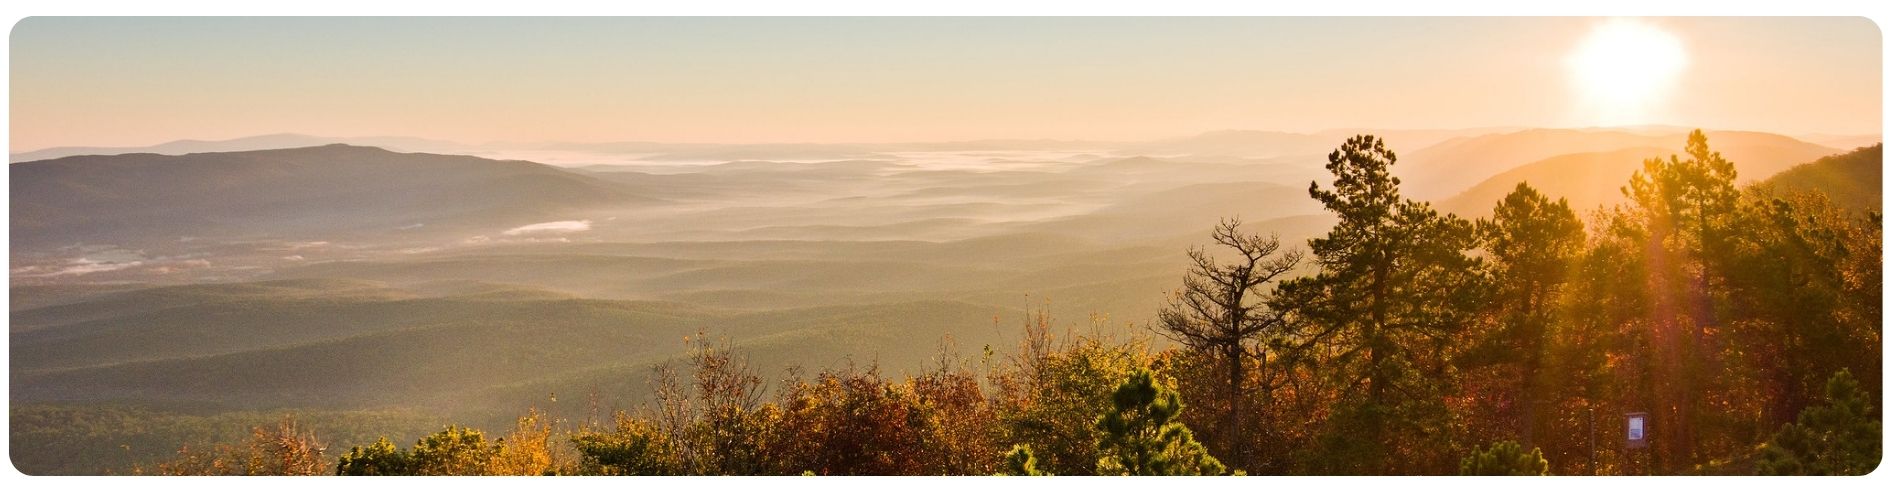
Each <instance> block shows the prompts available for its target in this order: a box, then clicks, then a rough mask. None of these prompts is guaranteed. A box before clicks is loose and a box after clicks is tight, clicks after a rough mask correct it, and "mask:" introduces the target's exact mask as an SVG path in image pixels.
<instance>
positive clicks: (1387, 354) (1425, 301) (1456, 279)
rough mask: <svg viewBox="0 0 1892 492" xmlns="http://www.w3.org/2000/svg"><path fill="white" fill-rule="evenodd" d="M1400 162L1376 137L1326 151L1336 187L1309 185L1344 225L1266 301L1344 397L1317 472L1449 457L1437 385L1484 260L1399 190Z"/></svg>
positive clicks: (1465, 321) (1302, 358) (1454, 222)
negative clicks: (1305, 268) (1283, 315)
mask: <svg viewBox="0 0 1892 492" xmlns="http://www.w3.org/2000/svg"><path fill="white" fill-rule="evenodd" d="M1396 161H1397V158H1396V156H1395V155H1394V154H1393V152H1392V151H1390V150H1387V148H1386V146H1385V143H1384V142H1382V141H1381V140H1379V139H1377V138H1374V137H1372V136H1359V137H1354V138H1352V139H1348V140H1347V142H1346V143H1345V144H1344V145H1342V146H1341V148H1340V149H1338V150H1335V151H1334V152H1333V153H1331V154H1329V155H1328V156H1327V170H1328V171H1330V172H1332V173H1333V174H1334V181H1333V189H1332V190H1324V189H1321V187H1320V185H1319V184H1318V183H1314V184H1310V185H1309V186H1308V194H1309V195H1311V196H1312V197H1314V199H1316V200H1319V201H1320V202H1321V203H1322V204H1323V205H1324V206H1325V207H1326V208H1327V210H1329V211H1332V212H1333V213H1334V214H1335V215H1338V216H1339V219H1340V220H1339V223H1338V224H1335V225H1334V228H1333V229H1332V230H1330V231H1329V232H1328V233H1327V235H1326V236H1325V237H1320V238H1314V239H1312V240H1309V241H1308V245H1309V247H1310V249H1311V250H1312V252H1313V254H1314V256H1315V258H1317V260H1318V261H1317V264H1318V265H1319V266H1320V271H1319V272H1318V273H1317V274H1315V275H1314V276H1311V277H1302V278H1297V279H1293V280H1288V281H1285V282H1282V283H1281V286H1280V289H1279V290H1278V291H1277V292H1276V294H1275V296H1274V299H1273V303H1274V304H1275V307H1276V309H1277V310H1278V311H1282V312H1287V313H1290V314H1291V316H1292V317H1293V318H1294V319H1293V322H1294V325H1295V327H1294V328H1295V332H1294V333H1293V334H1292V338H1291V340H1292V347H1293V348H1294V351H1295V352H1296V354H1295V355H1294V359H1296V360H1297V362H1299V363H1303V364H1318V365H1320V366H1322V369H1323V371H1322V372H1324V373H1325V374H1327V375H1329V376H1330V377H1332V378H1333V381H1334V384H1335V385H1336V386H1338V387H1337V388H1336V391H1338V392H1339V393H1340V398H1341V400H1342V402H1341V405H1342V406H1341V408H1339V409H1337V410H1336V411H1335V414H1334V417H1333V418H1331V419H1329V422H1328V423H1329V424H1330V425H1328V426H1327V427H1328V429H1327V431H1326V432H1325V433H1324V436H1325V437H1324V438H1323V443H1324V444H1323V445H1322V447H1323V449H1325V450H1327V451H1332V452H1333V453H1332V454H1333V455H1330V456H1328V457H1327V458H1326V459H1323V460H1322V462H1321V463H1319V464H1320V465H1321V466H1323V467H1328V468H1327V469H1324V470H1317V471H1325V472H1331V473H1400V472H1402V469H1403V471H1405V472H1424V471H1441V470H1444V469H1449V468H1448V467H1449V466H1450V463H1451V460H1453V459H1454V457H1453V456H1451V455H1447V454H1443V453H1441V451H1443V450H1445V449H1448V448H1449V446H1443V445H1441V443H1439V442H1436V441H1437V440H1438V439H1440V438H1442V437H1443V436H1449V435H1450V434H1451V433H1450V432H1445V429H1444V428H1443V427H1445V426H1448V425H1451V419H1450V418H1449V415H1447V410H1446V409H1445V408H1444V407H1443V403H1442V400H1443V396H1444V394H1446V391H1445V388H1444V385H1446V384H1449V383H1450V378H1451V371H1452V366H1451V358H1450V356H1451V354H1453V353H1454V352H1455V349H1456V348H1457V346H1458V345H1460V342H1461V339H1462V338H1463V334H1464V328H1465V327H1466V326H1469V325H1471V324H1472V318H1473V316H1474V314H1473V313H1475V311H1476V309H1475V308H1476V306H1477V305H1478V304H1479V303H1480V302H1481V301H1482V300H1483V299H1484V298H1485V297H1484V294H1483V293H1482V292H1481V291H1480V289H1481V288H1482V283H1481V282H1480V280H1481V278H1480V277H1481V275H1482V270H1483V264H1482V262H1481V261H1480V260H1478V259H1476V258H1472V257H1470V256H1467V255H1466V254H1465V253H1466V251H1467V250H1470V249H1472V247H1473V246H1474V245H1475V244H1476V240H1477V236H1476V235H1475V234H1474V228H1473V226H1472V224H1471V223H1470V222H1469V221H1466V220H1464V219H1460V218H1458V217H1457V216H1454V215H1444V216H1441V215H1439V214H1438V213H1437V212H1434V211H1433V210H1432V208H1431V206H1430V205H1429V204H1427V203H1425V202H1417V201H1413V200H1408V199H1405V198H1403V197H1401V196H1400V194H1399V179H1398V178H1395V177H1393V175H1392V173H1391V166H1392V165H1393V164H1394V163H1395V162H1396Z"/></svg>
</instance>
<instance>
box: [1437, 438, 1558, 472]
mask: <svg viewBox="0 0 1892 492" xmlns="http://www.w3.org/2000/svg"><path fill="white" fill-rule="evenodd" d="M1458 474H1460V475H1524V476H1543V475H1549V474H1550V463H1549V462H1547V461H1544V452H1543V450H1540V449H1537V448H1531V452H1529V453H1525V452H1524V448H1523V447H1522V446H1519V445H1518V443H1517V442H1515V441H1503V442H1499V443H1495V444H1492V445H1491V448H1490V449H1479V448H1476V447H1474V448H1472V454H1471V455H1470V456H1466V457H1465V460H1464V461H1460V462H1459V465H1458Z"/></svg>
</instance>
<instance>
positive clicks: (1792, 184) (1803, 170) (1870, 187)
mask: <svg viewBox="0 0 1892 492" xmlns="http://www.w3.org/2000/svg"><path fill="white" fill-rule="evenodd" d="M1884 166H1885V144H1882V143H1881V144H1873V145H1872V146H1870V147H1860V148H1858V149H1854V150H1853V151H1852V152H1847V153H1844V154H1839V155H1831V156H1826V157H1821V158H1820V160H1817V161H1813V162H1809V163H1806V164H1801V165H1798V166H1794V167H1793V168H1792V169H1788V170H1786V171H1783V172H1781V173H1780V174H1776V175H1774V177H1771V178H1767V181H1764V182H1762V185H1763V186H1770V187H1773V188H1774V190H1775V191H1778V192H1783V193H1794V192H1802V191H1812V192H1819V193H1825V194H1826V197H1827V198H1829V199H1831V200H1833V203H1836V204H1839V205H1840V206H1843V207H1847V208H1852V209H1855V210H1879V209H1880V207H1882V206H1883V205H1882V197H1883V190H1882V188H1883V186H1884V183H1883V182H1882V180H1883V179H1884V177H1885V167H1884Z"/></svg>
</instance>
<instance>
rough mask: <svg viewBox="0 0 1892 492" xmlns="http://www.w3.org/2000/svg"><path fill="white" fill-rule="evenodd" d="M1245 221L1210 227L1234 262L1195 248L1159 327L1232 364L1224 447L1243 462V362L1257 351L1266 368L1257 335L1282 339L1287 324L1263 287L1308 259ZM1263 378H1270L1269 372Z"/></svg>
mask: <svg viewBox="0 0 1892 492" xmlns="http://www.w3.org/2000/svg"><path fill="white" fill-rule="evenodd" d="M1240 227H1241V221H1240V220H1238V219H1225V220H1223V221H1222V222H1221V223H1220V224H1217V225H1216V227H1215V232H1213V233H1211V234H1210V237H1212V238H1213V239H1214V240H1215V242H1216V244H1217V245H1220V246H1224V247H1226V248H1228V249H1231V250H1234V252H1235V256H1236V258H1235V259H1234V262H1233V263H1226V264H1223V263H1218V262H1217V261H1216V259H1215V257H1214V256H1212V255H1211V254H1210V253H1209V252H1208V251H1207V250H1204V249H1202V248H1199V247H1198V248H1191V249H1190V250H1189V259H1190V261H1191V263H1192V266H1191V267H1190V269H1189V273H1188V275H1187V276H1186V277H1184V278H1183V288H1182V290H1181V291H1179V292H1176V293H1175V294H1174V295H1172V296H1171V298H1170V301H1169V305H1168V306H1166V307H1164V308H1163V309H1162V310H1161V311H1159V312H1158V313H1157V319H1158V320H1159V321H1160V323H1161V324H1160V326H1161V327H1162V329H1161V330H1160V331H1159V333H1161V334H1162V335H1163V336H1165V337H1168V338H1169V339H1171V340H1175V341H1176V342H1177V343H1181V344H1183V345H1184V346H1187V347H1189V348H1190V349H1192V350H1197V351H1201V352H1206V353H1209V354H1212V355H1213V356H1215V357H1218V358H1220V360H1221V363H1222V364H1223V365H1225V366H1226V367H1227V370H1228V379H1227V380H1226V381H1225V385H1224V387H1223V388H1224V393H1223V395H1222V397H1223V399H1224V402H1223V403H1224V404H1223V405H1222V406H1223V409H1224V412H1225V413H1224V417H1223V424H1222V426H1221V429H1219V432H1220V434H1221V435H1222V439H1220V441H1221V442H1222V445H1223V450H1222V452H1223V455H1224V456H1230V457H1233V458H1234V459H1236V460H1237V462H1245V461H1243V460H1242V454H1243V453H1242V450H1243V449H1244V448H1245V447H1244V446H1241V445H1239V444H1238V443H1237V441H1236V440H1235V439H1234V437H1235V436H1238V435H1241V434H1243V433H1244V427H1243V426H1242V420H1241V419H1242V408H1241V400H1242V398H1243V389H1242V386H1243V383H1244V382H1246V381H1247V376H1246V375H1245V374H1244V371H1243V369H1244V368H1246V367H1247V359H1248V358H1250V357H1255V358H1258V359H1260V360H1261V361H1262V363H1263V366H1262V368H1263V370H1264V371H1265V370H1266V367H1267V366H1266V363H1267V355H1268V354H1267V347H1266V346H1264V345H1263V344H1260V343H1256V342H1257V340H1258V339H1264V338H1266V339H1278V338H1279V337H1280V336H1281V335H1282V333H1281V331H1282V329H1283V326H1284V324H1283V322H1282V321H1283V320H1282V316H1281V313H1279V312H1276V311H1274V310H1273V309H1270V308H1269V307H1268V305H1267V304H1266V301H1267V298H1266V297H1265V293H1263V292H1260V289H1261V288H1262V287H1263V286H1266V285H1268V284H1270V283H1272V282H1274V281H1275V280H1276V279H1277V278H1279V277H1280V276H1281V275H1283V274H1286V273H1287V272H1288V271H1290V270H1293V269H1294V267H1295V265H1297V264H1299V263H1300V261H1301V252H1300V251H1298V250H1290V251H1287V252H1285V253H1283V254H1281V255H1276V254H1275V253H1276V252H1277V250H1279V249H1280V247H1281V241H1280V240H1279V238H1276V237H1261V236H1256V235H1245V234H1242V233H1241V232H1240V230H1239V229H1240ZM1263 377H1264V379H1265V378H1266V374H1264V375H1263ZM1270 392H1271V391H1270V388H1269V386H1268V385H1266V384H1265V383H1264V385H1263V386H1262V393H1263V394H1262V399H1263V401H1267V398H1268V393H1270Z"/></svg>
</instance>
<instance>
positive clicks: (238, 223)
mask: <svg viewBox="0 0 1892 492" xmlns="http://www.w3.org/2000/svg"><path fill="white" fill-rule="evenodd" d="M9 172H10V174H11V176H12V180H13V181H12V186H11V193H12V198H11V200H12V207H13V209H12V210H13V211H12V221H13V222H12V232H13V245H14V247H15V248H19V247H22V246H27V247H32V246H41V245H62V244H71V243H76V242H85V243H91V244H99V243H106V244H125V243H133V242H137V241H141V240H143V241H174V240H176V239H177V238H179V237H182V236H224V237H245V236H249V237H258V236H262V237H267V236H270V235H292V234H331V233H391V232H393V231H396V230H402V231H409V230H416V229H421V230H422V231H421V232H431V231H437V230H441V229H453V228H464V227H471V226H489V227H496V226H504V227H513V226H517V225H521V224H524V223H532V222H535V221H539V220H561V219H564V218H566V217H564V216H562V215H561V213H564V212H569V211H572V210H577V209H584V208H590V207H603V206H635V205H639V204H648V203H653V200H651V199H649V198H645V197H642V196H640V195H636V194H633V193H631V192H629V191H626V190H624V189H622V188H621V187H620V186H618V185H616V184H613V183H611V182H608V181H605V180H601V179H597V178H593V177H590V176H585V175H581V174H576V173H572V172H568V171H564V170H560V169H557V168H554V167H551V166H546V165H542V164H536V163H532V162H525V161H495V160H489V159H482V158H477V157H466V156H451V155H438V154H408V153H397V152H391V151H387V150H382V149H379V148H373V147H357V146H350V145H340V144H336V145H326V146H320V147H306V148H294V149H278V150H258V151H246V152H217V153H202V154H187V155H180V156H167V155H158V154H126V155H117V156H75V157H64V158H59V159H51V160H43V161H33V162H23V163H18V164H13V165H11V166H10V169H9Z"/></svg>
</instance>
